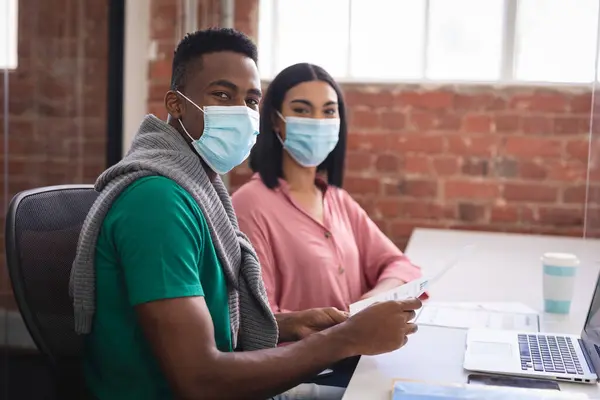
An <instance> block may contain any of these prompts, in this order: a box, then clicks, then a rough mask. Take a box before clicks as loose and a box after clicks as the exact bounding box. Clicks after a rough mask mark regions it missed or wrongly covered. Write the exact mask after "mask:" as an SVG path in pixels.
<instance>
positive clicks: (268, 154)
mask: <svg viewBox="0 0 600 400" xmlns="http://www.w3.org/2000/svg"><path fill="white" fill-rule="evenodd" d="M260 121H261V122H260V133H261V134H260V135H259V136H258V138H257V142H256V145H255V146H254V148H253V149H252V152H251V153H250V167H251V168H252V170H253V171H254V172H255V174H254V176H253V177H252V180H251V181H250V182H248V183H247V184H245V185H244V186H242V187H241V188H240V189H239V190H238V191H236V192H235V193H234V194H233V200H232V201H233V206H234V209H235V211H236V214H237V217H238V221H239V225H240V229H241V230H242V231H243V232H244V233H246V234H247V235H248V236H249V238H250V240H251V242H252V244H253V246H254V247H255V249H256V251H257V254H258V257H259V259H260V261H261V266H262V271H263V280H264V282H265V287H266V289H267V295H268V297H269V302H270V305H271V307H272V309H273V310H274V311H276V312H286V311H298V310H304V309H308V308H312V307H324V306H332V307H337V308H339V309H342V310H348V306H349V304H351V303H353V302H355V301H358V300H360V299H362V298H367V297H370V296H373V295H375V294H377V293H380V292H383V291H386V290H389V289H392V288H394V287H397V286H399V285H402V284H404V283H406V282H408V281H411V280H413V279H415V278H417V277H419V276H420V275H421V271H420V269H419V268H418V267H416V266H414V265H413V264H412V263H411V262H410V261H409V260H408V259H407V258H406V257H405V256H404V255H403V254H402V252H401V251H400V250H399V249H398V248H397V247H396V246H395V245H394V244H393V243H392V242H391V241H390V240H389V239H388V238H387V237H386V236H385V235H384V234H383V233H382V232H381V231H380V230H379V229H378V228H377V226H376V225H375V223H373V221H372V220H371V219H370V218H369V216H368V215H367V214H366V212H365V211H364V210H363V209H362V208H361V207H360V206H359V205H358V203H356V202H355V201H354V200H353V199H352V198H351V197H350V195H349V194H348V193H347V192H346V191H344V190H343V189H342V183H343V169H344V158H345V152H346V135H347V125H346V109H345V106H344V99H343V97H342V93H341V90H340V88H339V87H338V85H337V84H336V83H335V81H334V80H333V78H332V77H331V76H330V75H329V74H328V73H327V72H326V71H325V70H323V69H322V68H320V67H318V66H316V65H312V64H306V63H302V64H296V65H293V66H291V67H288V68H286V69H285V70H283V71H281V72H280V73H279V75H277V77H275V79H274V80H273V81H272V82H271V84H270V85H269V88H268V90H267V93H266V96H265V98H264V100H263V105H262V110H261V116H260Z"/></svg>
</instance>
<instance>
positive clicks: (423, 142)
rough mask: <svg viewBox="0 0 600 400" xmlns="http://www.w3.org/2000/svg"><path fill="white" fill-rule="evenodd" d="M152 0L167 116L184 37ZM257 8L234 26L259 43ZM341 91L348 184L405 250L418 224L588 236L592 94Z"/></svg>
mask: <svg viewBox="0 0 600 400" xmlns="http://www.w3.org/2000/svg"><path fill="white" fill-rule="evenodd" d="M154 3H155V8H154V11H155V14H154V15H153V18H152V26H151V31H152V34H153V39H154V40H156V41H157V42H158V43H159V46H158V48H160V49H163V50H164V51H161V52H160V54H159V58H158V60H156V61H153V62H152V64H151V72H150V85H151V90H150V103H149V110H150V111H152V112H155V113H157V114H158V115H159V116H161V117H165V112H164V107H163V106H162V98H163V96H164V92H165V91H166V90H167V88H168V79H169V76H170V62H171V54H172V51H173V47H174V45H175V44H176V42H177V40H174V38H173V35H172V33H171V32H170V31H168V30H167V31H165V30H164V28H165V27H169V26H170V27H172V26H173V22H172V21H171V20H166V19H168V18H169V17H168V13H166V12H164V8H165V7H168V6H167V5H166V4H167V2H165V1H159V0H154ZM200 3H201V8H202V9H201V16H202V17H204V20H205V21H206V20H211V21H212V24H213V25H214V24H218V16H217V17H215V16H214V15H213V14H212V13H218V8H215V7H213V8H211V9H210V11H207V10H208V9H209V7H208V6H207V5H208V4H209V3H211V1H201V2H200ZM213 3H214V2H213ZM257 4H258V0H252V1H246V0H243V1H242V0H238V1H237V4H236V5H237V8H236V27H237V28H238V29H241V30H244V31H245V32H246V33H248V34H250V35H251V36H253V37H255V36H256V23H255V21H257ZM158 5H160V10H159V9H158V8H157V7H158ZM159 11H160V12H159ZM206 12H210V13H211V14H210V15H209V16H207V15H206ZM202 17H201V18H200V20H202ZM169 22H170V24H169ZM343 89H344V92H345V95H346V100H347V102H348V105H349V108H350V112H349V114H350V137H349V140H348V157H347V172H346V182H345V188H346V189H347V190H348V191H349V192H350V193H351V194H352V195H353V196H354V197H355V198H356V199H357V200H358V201H359V202H360V203H361V204H362V205H363V206H364V207H365V209H366V210H367V211H368V212H369V214H370V215H371V217H372V218H373V219H374V220H376V221H377V222H378V224H379V225H380V226H381V228H382V229H383V231H384V232H386V233H387V234H388V235H389V236H390V237H391V238H392V239H393V240H394V241H395V242H396V243H397V244H398V245H399V246H401V247H403V246H404V245H405V244H406V241H407V239H408V238H409V236H410V233H411V231H412V229H413V228H414V227H445V228H454V229H475V230H493V231H507V232H531V233H543V234H565V235H581V234H582V227H583V217H584V215H583V214H584V213H583V204H584V199H585V182H586V171H587V154H588V129H589V117H590V103H591V88H585V87H559V86H553V87H547V88H544V87H525V86H524V87H505V86H479V85H477V86H476V85H458V86H457V85H454V86H443V87H432V86H430V85H429V86H417V85H398V84H393V85H366V84H365V85H360V84H353V85H348V84H346V85H343ZM596 175H598V177H596ZM248 177H249V170H248V169H247V167H245V166H241V167H239V168H238V169H236V170H235V171H233V172H232V174H231V175H230V183H231V185H232V189H233V190H234V189H235V188H236V187H238V186H239V185H240V184H243V183H244V182H245V181H246V180H247V179H248ZM592 178H594V179H595V180H596V178H600V174H593V176H592ZM593 189H594V190H593V192H592V193H596V191H595V190H597V189H596V187H595V186H594V188H593ZM594 212H595V211H594ZM594 215H595V214H594Z"/></svg>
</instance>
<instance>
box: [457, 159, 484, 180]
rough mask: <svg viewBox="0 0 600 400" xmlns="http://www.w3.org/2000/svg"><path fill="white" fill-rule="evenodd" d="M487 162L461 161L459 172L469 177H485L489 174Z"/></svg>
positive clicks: (476, 160)
mask: <svg viewBox="0 0 600 400" xmlns="http://www.w3.org/2000/svg"><path fill="white" fill-rule="evenodd" d="M489 169H490V167H489V161H488V160H481V159H478V158H467V159H465V160H463V164H462V169H461V172H462V173H463V174H465V175H471V176H487V175H488V174H489Z"/></svg>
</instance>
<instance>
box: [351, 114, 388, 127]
mask: <svg viewBox="0 0 600 400" xmlns="http://www.w3.org/2000/svg"><path fill="white" fill-rule="evenodd" d="M350 117H351V118H350V122H349V123H350V124H351V125H350V126H352V128H356V129H364V128H367V129H373V128H378V127H380V125H381V120H380V117H379V114H378V113H377V112H375V111H373V110H352V112H351V114H350Z"/></svg>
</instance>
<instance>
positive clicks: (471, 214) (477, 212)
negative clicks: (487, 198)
mask: <svg viewBox="0 0 600 400" xmlns="http://www.w3.org/2000/svg"><path fill="white" fill-rule="evenodd" d="M485 214H486V207H485V206H483V205H481V204H473V203H459V204H458V219H459V220H461V221H465V222H477V221H480V222H483V221H484V220H485Z"/></svg>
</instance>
